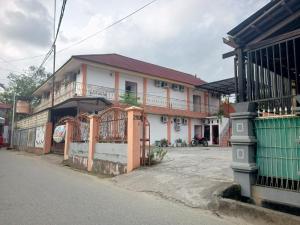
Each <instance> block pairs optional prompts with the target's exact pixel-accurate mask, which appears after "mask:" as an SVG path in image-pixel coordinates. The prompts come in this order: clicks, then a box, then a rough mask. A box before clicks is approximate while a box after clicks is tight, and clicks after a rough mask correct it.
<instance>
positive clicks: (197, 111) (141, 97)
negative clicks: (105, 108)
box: [34, 82, 219, 117]
mask: <svg viewBox="0 0 300 225" xmlns="http://www.w3.org/2000/svg"><path fill="white" fill-rule="evenodd" d="M125 93H127V92H126V91H125V90H117V89H114V88H108V87H102V86H98V85H90V84H89V85H87V86H86V87H85V86H83V85H82V83H76V82H73V83H69V84H67V85H62V86H61V87H60V88H59V89H56V90H55V92H54V105H58V104H59V103H62V102H64V101H66V100H68V99H70V98H74V97H101V98H105V99H107V100H109V101H115V100H117V99H120V96H122V95H124V94H125ZM134 95H136V98H137V102H138V103H139V104H141V105H143V107H144V108H145V111H146V112H149V113H151V112H152V113H156V114H164V113H167V114H170V115H172V113H174V114H176V115H178V114H179V115H181V114H182V116H185V115H186V116H193V115H194V116H195V117H199V116H200V117H201V116H209V115H213V114H215V113H217V112H218V111H219V106H212V105H205V104H194V103H193V102H189V103H188V102H187V101H186V100H181V99H175V98H169V99H168V98H167V97H165V96H159V95H152V94H143V93H134ZM51 104H52V101H51V97H50V98H49V99H46V100H44V99H43V100H42V103H41V104H40V105H38V106H37V107H35V109H34V112H38V111H41V110H43V109H45V108H48V107H50V106H51ZM187 112H189V113H190V114H187Z"/></svg>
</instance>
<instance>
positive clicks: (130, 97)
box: [120, 92, 140, 106]
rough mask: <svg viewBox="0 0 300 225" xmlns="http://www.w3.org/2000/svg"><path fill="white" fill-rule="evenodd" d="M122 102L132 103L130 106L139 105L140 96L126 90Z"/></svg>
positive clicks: (121, 97) (121, 98)
mask: <svg viewBox="0 0 300 225" xmlns="http://www.w3.org/2000/svg"><path fill="white" fill-rule="evenodd" d="M120 102H121V103H122V104H126V105H130V106H139V105H140V104H139V103H138V98H137V97H136V95H135V94H133V93H130V92H126V93H125V94H123V95H121V96H120Z"/></svg>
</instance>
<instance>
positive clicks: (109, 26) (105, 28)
mask: <svg viewBox="0 0 300 225" xmlns="http://www.w3.org/2000/svg"><path fill="white" fill-rule="evenodd" d="M156 1H158V0H153V1H151V2H149V3H147V4H145V5H143V6H142V7H140V8H138V9H137V10H135V11H133V12H132V13H130V14H128V15H127V16H125V17H123V18H121V19H119V20H117V21H115V22H113V23H112V24H110V25H108V26H106V27H104V28H103V29H101V30H99V31H97V32H95V33H93V34H91V35H89V36H87V37H85V38H83V39H81V40H79V41H77V42H74V43H73V44H71V45H69V46H68V47H65V48H63V49H60V50H59V51H57V53H61V52H62V51H65V50H67V49H69V48H72V47H74V46H76V45H79V44H81V43H82V42H84V41H86V40H88V39H90V38H92V37H94V36H96V35H98V34H100V33H102V32H104V31H106V30H108V29H110V28H111V27H113V26H115V25H117V24H119V23H121V22H123V21H124V20H126V19H128V18H129V17H131V16H133V15H134V14H136V13H138V12H139V11H141V10H143V9H144V8H146V7H147V6H149V5H151V4H153V3H154V2H156Z"/></svg>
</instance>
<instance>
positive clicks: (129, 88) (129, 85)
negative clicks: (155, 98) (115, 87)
mask: <svg viewBox="0 0 300 225" xmlns="http://www.w3.org/2000/svg"><path fill="white" fill-rule="evenodd" d="M125 91H126V94H130V95H131V96H132V97H137V83H135V82H131V81H126V82H125Z"/></svg>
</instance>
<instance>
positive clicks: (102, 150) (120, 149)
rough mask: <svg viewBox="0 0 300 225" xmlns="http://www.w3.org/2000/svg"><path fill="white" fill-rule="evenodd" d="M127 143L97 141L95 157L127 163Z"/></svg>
mask: <svg viewBox="0 0 300 225" xmlns="http://www.w3.org/2000/svg"><path fill="white" fill-rule="evenodd" d="M127 146H128V145H127V144H115V143H97V144H96V148H95V154H94V159H101V160H106V161H111V162H116V163H122V164H127Z"/></svg>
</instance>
